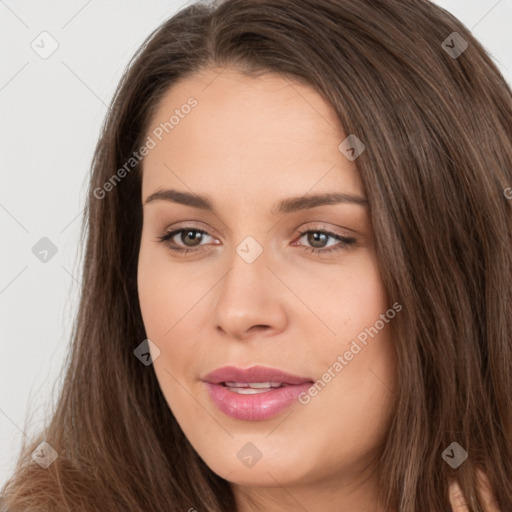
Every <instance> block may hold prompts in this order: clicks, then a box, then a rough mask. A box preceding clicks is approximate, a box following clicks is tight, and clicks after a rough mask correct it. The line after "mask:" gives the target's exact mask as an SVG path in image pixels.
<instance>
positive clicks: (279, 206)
mask: <svg viewBox="0 0 512 512" xmlns="http://www.w3.org/2000/svg"><path fill="white" fill-rule="evenodd" d="M158 200H161V201H171V202H173V203H178V204H183V205H186V206H191V207H193V208H200V209H201V210H207V211H211V212H213V211H214V208H213V204H212V202H211V201H210V199H209V198H208V197H206V196H202V195H199V194H194V193H191V192H181V191H179V190H175V189H163V190H157V191H156V192H154V193H153V194H151V195H150V196H149V197H148V198H147V199H146V201H145V202H144V204H145V205H146V204H148V203H151V202H153V201H158ZM339 203H349V204H358V205H362V206H365V205H367V204H368V199H366V198H364V197H361V196H357V195H354V194H346V193H325V194H314V195H311V194H310V195H304V196H300V197H289V198H287V199H283V200H281V201H279V202H278V203H276V204H275V205H274V206H273V208H272V210H271V212H272V213H273V214H275V215H277V214H279V213H291V212H295V211H298V210H307V209H309V208H314V207H316V206H322V205H330V204H339Z"/></svg>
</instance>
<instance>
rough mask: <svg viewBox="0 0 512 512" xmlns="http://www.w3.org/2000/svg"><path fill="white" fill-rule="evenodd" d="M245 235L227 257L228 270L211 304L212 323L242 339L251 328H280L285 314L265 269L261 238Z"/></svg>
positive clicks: (280, 300) (272, 277) (269, 272)
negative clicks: (213, 302) (213, 306)
mask: <svg viewBox="0 0 512 512" xmlns="http://www.w3.org/2000/svg"><path fill="white" fill-rule="evenodd" d="M259 238H260V240H261V243H260V242H259V241H258V240H257V237H256V236H252V235H248V236H245V237H244V238H243V239H242V241H241V242H239V243H238V245H237V246H235V247H234V252H233V254H232V255H231V257H230V258H229V265H230V270H229V272H228V273H227V274H226V276H225V278H224V279H223V280H222V282H221V283H219V284H220V286H219V289H218V292H217V299H216V303H215V315H214V317H215V322H216V324H217V326H218V327H221V328H222V330H223V331H225V332H226V333H228V334H230V335H232V336H234V337H239V338H240V337H243V336H244V333H246V331H248V330H249V329H251V327H253V326H256V325H257V326H259V327H261V326H266V327H267V328H273V329H278V330H279V329H282V328H283V325H284V323H285V319H286V315H285V311H284V308H283V302H282V300H283V296H282V294H281V293H280V292H279V290H278V289H277V288H276V286H278V283H275V282H273V281H275V277H274V276H273V274H272V272H271V271H270V270H269V269H268V268H267V265H268V264H269V263H270V262H269V256H270V254H269V253H268V251H267V250H266V249H265V248H264V247H263V237H259Z"/></svg>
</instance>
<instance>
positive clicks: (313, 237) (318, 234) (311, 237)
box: [299, 229, 356, 254]
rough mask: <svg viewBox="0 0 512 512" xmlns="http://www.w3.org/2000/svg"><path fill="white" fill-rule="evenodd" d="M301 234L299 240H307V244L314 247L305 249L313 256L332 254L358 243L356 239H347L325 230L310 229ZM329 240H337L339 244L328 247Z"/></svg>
mask: <svg viewBox="0 0 512 512" xmlns="http://www.w3.org/2000/svg"><path fill="white" fill-rule="evenodd" d="M300 234H301V236H300V237H299V240H300V239H301V238H305V239H306V242H307V243H308V244H311V245H312V247H305V248H304V249H305V250H306V251H308V252H311V253H313V254H315V253H321V254H330V253H332V252H334V251H339V250H341V249H345V248H347V247H348V246H350V245H354V244H355V243H356V239H355V238H350V237H345V236H342V235H339V234H337V233H333V232H332V231H327V230H324V229H308V230H304V231H301V232H300ZM329 239H334V240H337V241H338V244H334V245H331V246H328V245H326V243H327V242H328V240H329Z"/></svg>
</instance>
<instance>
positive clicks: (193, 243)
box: [158, 227, 210, 253]
mask: <svg viewBox="0 0 512 512" xmlns="http://www.w3.org/2000/svg"><path fill="white" fill-rule="evenodd" d="M176 235H180V236H179V237H178V239H179V240H180V242H181V243H183V244H184V245H185V247H181V246H179V245H176V241H175V240H173V239H174V238H175V237H176ZM205 235H206V236H210V235H208V233H207V232H206V231H203V230H202V229H197V228H193V227H185V228H180V229H175V230H174V231H170V232H168V233H166V234H165V235H163V236H159V237H158V240H159V241H160V242H162V243H163V244H165V245H166V246H167V247H168V248H169V249H171V251H175V252H181V253H187V252H190V251H193V252H194V251H197V249H196V248H197V247H199V246H200V242H201V241H202V239H203V237H204V236H205ZM198 242H199V243H198ZM189 244H190V245H189Z"/></svg>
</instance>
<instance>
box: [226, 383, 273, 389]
mask: <svg viewBox="0 0 512 512" xmlns="http://www.w3.org/2000/svg"><path fill="white" fill-rule="evenodd" d="M224 384H225V385H226V387H229V388H252V389H266V388H278V387H280V386H282V385H283V384H282V383H281V382H225V383H224Z"/></svg>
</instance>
